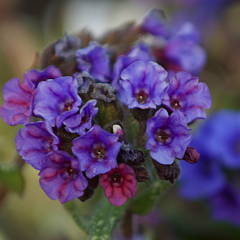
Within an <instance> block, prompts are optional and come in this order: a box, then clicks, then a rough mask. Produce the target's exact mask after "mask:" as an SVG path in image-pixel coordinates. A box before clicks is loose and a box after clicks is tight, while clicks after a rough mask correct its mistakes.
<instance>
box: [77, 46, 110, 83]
mask: <svg viewBox="0 0 240 240" xmlns="http://www.w3.org/2000/svg"><path fill="white" fill-rule="evenodd" d="M76 58H77V63H78V65H77V67H78V70H79V71H80V72H88V73H90V74H91V75H92V77H93V78H95V79H96V80H99V81H101V82H107V81H108V80H109V77H110V67H109V56H108V53H107V49H106V48H105V47H103V46H101V45H99V44H98V43H96V42H92V43H90V45H89V46H88V47H86V48H82V49H79V50H78V51H77V52H76Z"/></svg>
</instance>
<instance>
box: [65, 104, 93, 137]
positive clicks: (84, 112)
mask: <svg viewBox="0 0 240 240" xmlns="http://www.w3.org/2000/svg"><path fill="white" fill-rule="evenodd" d="M96 104H97V101H96V100H89V101H88V102H87V103H86V104H85V105H84V106H83V107H82V108H81V110H80V112H79V113H76V114H74V115H72V116H70V117H69V118H67V119H66V120H65V121H64V122H63V123H64V125H65V126H66V129H67V130H68V131H69V132H72V133H78V134H79V135H83V134H85V133H86V131H87V130H89V129H90V128H91V127H92V120H93V118H94V116H95V115H96V114H97V112H98V108H97V107H96Z"/></svg>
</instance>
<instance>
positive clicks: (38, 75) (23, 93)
mask: <svg viewBox="0 0 240 240" xmlns="http://www.w3.org/2000/svg"><path fill="white" fill-rule="evenodd" d="M59 76H61V73H60V71H59V70H58V69H57V68H56V67H53V66H50V67H48V68H46V69H44V70H42V71H38V70H35V69H33V70H30V71H28V72H26V73H25V75H24V78H23V80H22V81H21V80H19V79H18V78H13V79H11V80H10V81H8V82H7V83H6V84H5V86H4V88H3V99H4V104H3V105H2V106H1V107H0V116H1V117H2V118H3V120H4V121H5V122H6V123H7V124H9V125H17V124H25V123H28V122H29V119H30V117H31V116H32V111H33V106H32V104H33V98H34V94H35V88H36V87H37V85H38V83H39V82H40V81H45V80H47V79H50V78H51V79H52V78H56V77H59Z"/></svg>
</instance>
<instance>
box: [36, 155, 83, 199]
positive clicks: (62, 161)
mask: <svg viewBox="0 0 240 240" xmlns="http://www.w3.org/2000/svg"><path fill="white" fill-rule="evenodd" d="M39 176H40V180H39V182H40V185H41V187H42V189H43V190H44V192H45V193H46V194H47V195H48V196H49V197H50V198H51V199H54V200H56V199H58V200H59V201H60V202H61V203H65V202H67V201H70V200H72V199H74V198H78V197H81V196H82V195H83V193H84V190H85V189H86V188H87V186H88V182H87V180H86V178H85V177H84V176H83V174H82V172H81V169H80V164H79V161H78V160H77V159H75V158H73V157H71V156H70V155H69V154H68V153H66V152H62V151H55V152H51V153H50V154H49V155H47V156H46V161H45V162H44V164H43V166H42V168H41V171H40V173H39Z"/></svg>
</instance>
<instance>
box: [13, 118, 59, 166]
mask: <svg viewBox="0 0 240 240" xmlns="http://www.w3.org/2000/svg"><path fill="white" fill-rule="evenodd" d="M58 143H59V139H58V137H57V136H56V135H55V134H54V133H53V132H52V129H51V127H50V126H49V125H48V124H47V123H45V122H34V123H28V124H26V125H25V127H24V128H21V129H20V130H19V132H18V135H17V137H16V146H17V151H18V153H19V155H20V156H21V157H22V158H23V159H24V160H25V161H26V162H27V163H29V164H30V165H32V166H33V167H34V168H36V169H41V168H42V165H43V162H44V161H45V157H46V155H47V154H48V153H50V152H51V151H55V150H57V145H58Z"/></svg>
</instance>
